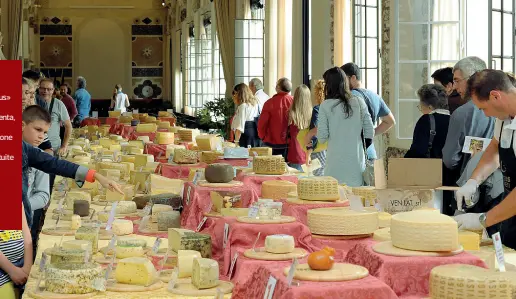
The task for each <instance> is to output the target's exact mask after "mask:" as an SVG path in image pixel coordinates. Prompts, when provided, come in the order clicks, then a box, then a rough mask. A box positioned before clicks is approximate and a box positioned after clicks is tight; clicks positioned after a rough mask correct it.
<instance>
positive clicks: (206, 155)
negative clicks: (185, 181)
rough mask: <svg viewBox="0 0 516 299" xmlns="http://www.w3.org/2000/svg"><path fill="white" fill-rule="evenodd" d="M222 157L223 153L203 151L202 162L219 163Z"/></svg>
mask: <svg viewBox="0 0 516 299" xmlns="http://www.w3.org/2000/svg"><path fill="white" fill-rule="evenodd" d="M221 156H222V152H217V151H203V152H201V158H200V160H201V162H204V163H207V164H211V163H215V162H217V160H219V159H220V157H221Z"/></svg>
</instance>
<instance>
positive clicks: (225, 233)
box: [222, 223, 229, 248]
mask: <svg viewBox="0 0 516 299" xmlns="http://www.w3.org/2000/svg"><path fill="white" fill-rule="evenodd" d="M228 236H229V224H227V223H225V224H224V241H223V242H222V246H223V247H224V248H226V245H227V243H228Z"/></svg>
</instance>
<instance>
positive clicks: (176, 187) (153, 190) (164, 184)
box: [147, 173, 184, 195]
mask: <svg viewBox="0 0 516 299" xmlns="http://www.w3.org/2000/svg"><path fill="white" fill-rule="evenodd" d="M147 181H148V183H147V185H148V187H149V190H148V191H149V193H150V194H151V195H157V194H163V193H175V194H179V193H180V192H181V188H182V187H183V185H184V181H183V180H179V179H169V178H167V177H164V176H161V175H158V174H154V173H151V174H149V176H148V178H147Z"/></svg>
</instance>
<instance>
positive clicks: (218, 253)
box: [200, 217, 236, 275]
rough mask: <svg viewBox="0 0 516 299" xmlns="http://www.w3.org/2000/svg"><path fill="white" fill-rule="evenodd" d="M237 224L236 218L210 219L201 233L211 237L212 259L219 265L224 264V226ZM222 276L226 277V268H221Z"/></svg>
mask: <svg viewBox="0 0 516 299" xmlns="http://www.w3.org/2000/svg"><path fill="white" fill-rule="evenodd" d="M234 222H236V217H208V219H207V220H206V222H205V223H204V225H203V226H202V228H201V230H200V232H201V233H203V234H209V235H210V236H211V252H212V257H211V258H212V259H214V260H216V261H217V262H218V263H219V265H223V264H224V248H223V245H224V225H225V224H226V223H227V224H229V225H231V224H232V223H234ZM219 270H220V274H221V275H225V274H226V273H225V272H224V268H223V267H222V266H221V267H219Z"/></svg>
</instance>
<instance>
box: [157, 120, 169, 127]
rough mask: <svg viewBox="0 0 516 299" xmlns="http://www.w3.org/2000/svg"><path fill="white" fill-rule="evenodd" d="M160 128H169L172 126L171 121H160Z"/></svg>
mask: <svg viewBox="0 0 516 299" xmlns="http://www.w3.org/2000/svg"><path fill="white" fill-rule="evenodd" d="M157 124H158V129H168V128H170V123H169V122H168V121H158V122H157Z"/></svg>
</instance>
